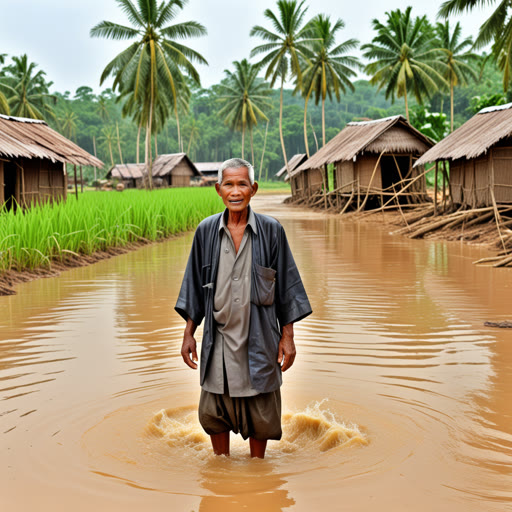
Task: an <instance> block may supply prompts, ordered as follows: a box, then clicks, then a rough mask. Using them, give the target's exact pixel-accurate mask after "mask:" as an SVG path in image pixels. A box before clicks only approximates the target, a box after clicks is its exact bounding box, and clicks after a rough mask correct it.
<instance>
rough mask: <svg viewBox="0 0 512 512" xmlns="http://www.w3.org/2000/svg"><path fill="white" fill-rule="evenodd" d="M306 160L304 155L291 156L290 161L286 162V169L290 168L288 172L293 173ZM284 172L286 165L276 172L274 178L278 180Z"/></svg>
mask: <svg viewBox="0 0 512 512" xmlns="http://www.w3.org/2000/svg"><path fill="white" fill-rule="evenodd" d="M306 159H307V156H306V153H297V154H296V155H293V156H292V157H291V158H290V160H288V167H289V168H290V172H292V171H294V170H295V169H296V168H297V167H298V166H299V165H300V164H302V163H303V162H304V161H305V160H306ZM285 172H286V165H284V166H283V167H282V168H281V169H279V171H277V172H276V176H277V177H278V178H280V177H281V176H282V175H283V174H284V173H285ZM286 179H288V175H286V177H285V180H286Z"/></svg>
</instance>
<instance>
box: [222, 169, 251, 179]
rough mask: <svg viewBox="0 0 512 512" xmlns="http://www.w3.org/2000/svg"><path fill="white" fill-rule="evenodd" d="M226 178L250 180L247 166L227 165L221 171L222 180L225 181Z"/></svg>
mask: <svg viewBox="0 0 512 512" xmlns="http://www.w3.org/2000/svg"><path fill="white" fill-rule="evenodd" d="M228 178H229V179H236V180H247V181H250V178H249V169H247V167H227V168H226V169H224V171H223V172H222V182H224V181H226V180H227V179H228Z"/></svg>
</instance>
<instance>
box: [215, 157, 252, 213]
mask: <svg viewBox="0 0 512 512" xmlns="http://www.w3.org/2000/svg"><path fill="white" fill-rule="evenodd" d="M215 190H217V194H219V196H220V197H222V201H223V202H224V204H225V205H226V208H227V209H228V210H229V211H230V212H234V213H235V212H236V213H238V212H242V211H244V210H245V209H246V208H247V206H248V205H249V202H250V200H251V197H252V196H253V195H254V194H256V191H257V190H258V184H257V183H256V182H254V184H253V185H251V181H250V180H249V171H248V169H247V167H239V168H238V169H232V168H230V167H228V168H227V169H224V172H223V173H222V183H221V184H219V183H216V184H215Z"/></svg>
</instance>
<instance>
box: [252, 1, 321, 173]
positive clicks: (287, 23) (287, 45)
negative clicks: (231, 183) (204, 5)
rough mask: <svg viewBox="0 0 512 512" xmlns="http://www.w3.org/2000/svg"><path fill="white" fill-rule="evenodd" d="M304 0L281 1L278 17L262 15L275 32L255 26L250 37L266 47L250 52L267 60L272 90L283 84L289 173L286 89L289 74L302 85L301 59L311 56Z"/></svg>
mask: <svg viewBox="0 0 512 512" xmlns="http://www.w3.org/2000/svg"><path fill="white" fill-rule="evenodd" d="M304 2H305V0H302V1H301V2H298V0H278V1H277V15H276V14H274V13H273V12H272V11H271V10H270V9H266V10H265V12H264V13H263V14H264V16H265V18H266V19H267V20H268V21H269V22H270V23H271V24H272V26H273V27H274V30H275V32H271V31H270V30H268V29H266V28H264V27H262V26H260V25H256V26H254V27H253V28H252V29H251V32H250V35H251V36H258V37H260V38H261V39H263V40H264V41H266V42H265V43H264V44H262V45H259V46H256V47H255V48H253V50H252V51H251V57H254V56H256V55H262V54H264V55H265V56H264V57H263V58H262V60H261V61H260V62H259V65H260V66H262V67H264V66H266V68H267V70H266V73H265V79H266V80H268V79H269V78H270V87H274V85H275V83H276V81H277V80H278V79H279V80H280V81H281V92H280V96H279V136H280V138H281V147H282V150H283V158H284V163H285V165H286V168H287V170H288V171H289V169H288V159H287V158H286V148H285V146H284V138H283V86H284V82H285V81H286V80H287V79H288V76H289V74H291V75H292V76H294V77H296V80H297V84H298V85H299V86H301V84H302V71H301V62H300V59H301V58H307V56H308V55H309V46H310V45H311V39H308V36H307V32H308V31H307V26H304V17H305V15H306V11H307V7H306V8H303V5H304Z"/></svg>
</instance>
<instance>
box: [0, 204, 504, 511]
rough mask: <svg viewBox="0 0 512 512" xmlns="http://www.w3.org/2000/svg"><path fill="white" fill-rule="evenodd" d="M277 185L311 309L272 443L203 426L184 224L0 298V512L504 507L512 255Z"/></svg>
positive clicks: (280, 212)
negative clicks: (329, 207) (290, 201)
mask: <svg viewBox="0 0 512 512" xmlns="http://www.w3.org/2000/svg"><path fill="white" fill-rule="evenodd" d="M280 200H282V197H272V196H262V197H261V198H258V197H256V198H255V199H254V200H253V206H254V209H255V210H256V211H259V212H261V213H268V214H271V215H274V216H275V217H277V218H278V219H279V220H280V221H281V223H282V224H283V225H284V227H285V229H286V232H287V235H288V238H289V241H290V245H291V247H292V250H293V253H294V255H295V258H296V261H297V264H298V266H299V269H300V271H301V273H302V276H303V280H304V284H305V286H306V290H307V292H308V295H309V297H310V301H311V303H312V307H313V310H314V313H313V315H312V316H310V317H308V318H307V319H306V320H304V321H302V322H300V323H299V324H297V326H296V329H295V332H296V344H297V353H298V355H297V360H296V363H295V365H294V367H293V368H292V369H291V370H290V371H289V372H287V373H285V374H284V386H283V388H282V393H283V428H284V436H283V440H282V441H281V442H275V441H273V442H270V443H269V447H268V451H267V458H266V459H265V460H263V461H261V460H251V459H250V458H249V456H248V445H247V443H245V442H243V440H242V439H241V438H240V437H238V436H233V437H232V456H231V457H230V458H225V457H214V456H213V455H212V454H211V453H210V452H211V450H210V446H209V440H208V438H207V437H206V436H205V435H204V434H203V432H202V430H201V428H200V426H199V423H198V420H197V415H196V408H197V404H198V398H199V383H198V373H197V372H194V371H193V370H191V369H189V368H188V367H186V366H185V365H184V364H183V362H182V359H181V356H180V353H179V352H180V346H181V338H182V332H183V327H184V324H183V321H182V320H181V319H180V318H179V317H178V315H177V314H176V313H175V312H174V310H173V306H174V303H175V300H176V296H177V293H178V290H179V285H180V282H181V278H182V276H183V272H184V267H185V264H186V260H187V257H188V252H189V249H190V245H191V241H192V234H187V235H185V236H183V237H180V238H177V239H174V240H171V241H168V242H164V243H161V244H155V245H152V246H148V247H145V248H142V249H140V250H138V251H136V252H132V253H129V254H126V255H122V256H118V257H115V258H112V259H110V260H105V261H102V262H100V263H97V264H95V265H92V266H89V267H84V268H78V269H75V270H71V271H68V272H64V273H63V274H62V275H61V276H60V277H58V278H51V279H41V280H39V281H34V282H31V283H26V284H23V285H20V286H18V287H17V291H18V295H16V296H12V297H0V461H1V463H0V509H1V510H2V511H6V512H7V511H33V510H36V511H43V512H45V511H77V510H78V511H82V510H83V511H86V510H87V511H89V510H101V511H103V510H106V511H118V510H119V511H123V512H127V511H140V510H155V511H157V510H158V511H160V510H162V511H163V510H165V511H182V510H183V511H186V512H189V511H201V512H206V511H226V512H230V511H239V510H246V511H263V512H266V511H270V512H274V511H280V510H288V509H289V510H297V511H312V510H315V511H316V510H325V511H330V510H347V511H348V510H350V511H369V510H377V511H379V512H382V511H405V510H407V511H411V510H414V511H433V510H436V511H437V510H442V511H444V510H446V511H464V512H467V511H479V512H481V511H495V510H496V511H497V510H500V511H501V510H512V330H511V329H508V330H507V329H496V328H489V327H485V326H484V322H485V321H486V320H491V321H503V320H512V270H510V269H491V268H487V267H481V266H479V267H476V266H475V265H473V264H472V262H473V261H474V260H476V259H478V258H480V257H483V256H485V255H486V252H485V251H483V250H481V249H475V248H470V247H467V246H464V245H462V244H459V243H443V242H429V241H422V240H409V239H407V238H403V237H400V236H392V235H390V234H389V233H388V232H387V231H386V230H385V229H383V228H381V227H379V226H375V225H373V224H372V223H368V224H355V223H347V222H342V221H341V220H340V218H339V216H334V215H331V216H328V215H322V214H320V213H315V212H310V211H306V210H302V209H297V208H293V207H287V206H285V205H282V204H280ZM199 337H200V334H199Z"/></svg>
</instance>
